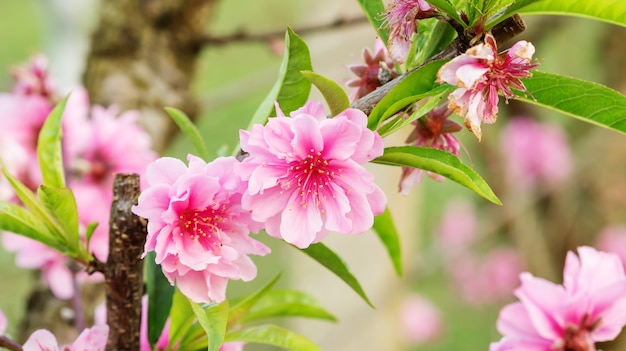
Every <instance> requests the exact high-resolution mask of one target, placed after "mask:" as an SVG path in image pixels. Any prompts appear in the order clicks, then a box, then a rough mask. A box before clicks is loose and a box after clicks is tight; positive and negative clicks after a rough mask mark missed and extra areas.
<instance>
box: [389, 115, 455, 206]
mask: <svg viewBox="0 0 626 351" xmlns="http://www.w3.org/2000/svg"><path fill="white" fill-rule="evenodd" d="M450 114H452V111H450V110H449V109H448V107H447V106H445V105H443V106H440V107H438V108H435V109H433V110H432V111H430V112H429V113H428V114H427V115H426V116H424V117H422V118H420V119H418V120H416V121H415V122H413V125H415V129H413V131H412V132H411V134H410V135H409V137H408V138H407V140H406V143H407V144H409V145H415V146H421V147H430V148H433V149H439V150H443V151H446V152H449V153H451V154H453V155H455V156H456V157H459V156H460V150H461V142H460V141H459V139H457V138H456V137H455V136H454V135H453V134H452V133H456V132H458V131H460V130H461V129H462V127H461V126H460V125H459V124H458V123H456V122H454V121H452V120H449V119H448V116H450ZM422 173H423V171H422V170H421V169H417V168H412V167H402V176H401V177H400V185H399V188H400V193H401V194H403V195H407V194H408V193H409V192H410V191H411V189H412V188H413V187H415V185H417V184H418V183H419V182H420V181H421V179H422ZM426 174H428V176H429V177H431V178H432V179H434V180H436V181H438V182H441V181H443V180H444V179H445V178H444V177H443V176H441V175H439V174H436V173H432V172H426Z"/></svg>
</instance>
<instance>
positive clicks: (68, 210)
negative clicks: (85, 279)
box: [37, 185, 82, 258]
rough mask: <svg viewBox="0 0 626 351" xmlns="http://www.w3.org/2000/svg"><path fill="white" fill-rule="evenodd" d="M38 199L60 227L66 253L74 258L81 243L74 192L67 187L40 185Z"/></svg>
mask: <svg viewBox="0 0 626 351" xmlns="http://www.w3.org/2000/svg"><path fill="white" fill-rule="evenodd" d="M37 195H39V200H40V201H41V204H42V205H43V206H44V208H45V209H46V210H47V212H48V213H50V214H51V215H52V217H53V218H54V220H55V222H56V223H58V225H59V226H60V227H61V234H62V235H63V237H64V238H65V243H66V245H67V253H68V254H69V256H71V257H73V258H75V257H76V256H77V255H78V252H79V246H80V245H82V243H81V241H80V237H79V234H78V208H77V207H76V199H75V198H74V194H73V193H72V191H71V190H70V189H68V188H53V187H49V186H46V185H41V186H39V188H37Z"/></svg>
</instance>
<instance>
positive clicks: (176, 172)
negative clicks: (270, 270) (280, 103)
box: [133, 155, 270, 302]
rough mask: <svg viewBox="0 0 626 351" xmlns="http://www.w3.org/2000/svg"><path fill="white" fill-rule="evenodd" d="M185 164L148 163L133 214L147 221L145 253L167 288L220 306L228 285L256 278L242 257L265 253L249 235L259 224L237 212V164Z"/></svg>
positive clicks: (241, 189)
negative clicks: (144, 185)
mask: <svg viewBox="0 0 626 351" xmlns="http://www.w3.org/2000/svg"><path fill="white" fill-rule="evenodd" d="M188 160H189V166H186V165H185V164H184V163H183V162H182V161H180V160H178V159H174V158H169V157H163V158H160V159H158V160H156V161H154V162H153V163H151V164H150V165H149V166H148V169H147V179H148V183H149V187H148V188H147V189H146V190H144V191H143V192H142V193H141V195H140V197H139V204H138V205H137V206H134V207H133V212H134V213H135V214H137V215H138V216H141V217H144V218H146V219H148V236H147V238H146V246H145V253H147V252H149V251H154V252H155V253H156V263H157V264H160V265H161V267H162V269H163V273H164V274H165V276H166V277H167V279H168V280H169V281H170V283H171V284H172V285H173V284H174V283H176V285H177V286H178V288H179V289H180V291H181V292H182V293H183V294H185V295H186V296H187V297H189V298H190V299H192V300H193V301H195V302H211V301H216V302H221V301H223V300H224V299H225V298H226V285H227V283H228V280H230V279H241V280H244V281H249V280H251V279H253V278H254V277H255V276H256V272H257V270H256V266H255V265H254V263H253V262H252V260H251V259H250V258H249V257H248V255H250V254H255V255H265V254H267V253H268V252H269V251H270V249H269V248H268V247H266V246H265V245H263V244H261V243H260V242H258V241H256V240H254V239H252V238H251V237H250V236H249V234H250V232H251V231H253V232H256V231H258V230H260V229H261V228H262V225H261V224H260V223H257V222H255V221H253V220H252V219H251V218H250V213H249V212H248V211H245V210H243V209H242V207H241V196H242V193H243V192H244V191H245V190H246V184H245V183H244V182H243V181H242V180H241V179H240V178H239V176H238V175H237V173H235V165H236V164H238V163H239V162H238V161H237V160H236V159H235V158H233V157H227V158H225V157H223V158H218V159H216V160H214V161H213V162H211V163H208V164H207V163H205V162H204V161H203V160H201V159H200V158H198V157H195V156H192V155H190V156H189V157H188Z"/></svg>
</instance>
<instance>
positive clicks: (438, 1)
mask: <svg viewBox="0 0 626 351" xmlns="http://www.w3.org/2000/svg"><path fill="white" fill-rule="evenodd" d="M428 2H429V3H430V4H431V5H433V6H434V7H436V8H438V9H439V10H441V11H442V12H443V13H445V14H446V15H448V16H450V18H452V19H454V20H455V21H456V22H457V23H459V24H460V25H462V26H463V27H467V24H466V23H465V22H463V20H462V19H461V16H459V11H457V9H456V8H455V7H454V5H452V3H451V2H450V1H448V0H428Z"/></svg>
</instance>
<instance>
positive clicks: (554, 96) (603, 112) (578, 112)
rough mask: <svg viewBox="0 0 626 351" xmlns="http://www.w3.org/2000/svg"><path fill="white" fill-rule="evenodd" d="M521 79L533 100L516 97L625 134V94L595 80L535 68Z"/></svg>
mask: <svg viewBox="0 0 626 351" xmlns="http://www.w3.org/2000/svg"><path fill="white" fill-rule="evenodd" d="M523 82H524V85H525V86H526V88H527V89H528V91H529V92H530V93H531V94H532V96H534V97H535V100H534V99H532V97H528V96H526V97H524V96H522V97H520V98H518V100H522V101H525V102H529V103H531V104H535V105H539V106H543V107H547V108H549V109H551V110H555V111H559V112H561V113H564V114H566V115H568V116H572V117H575V118H578V119H580V120H583V121H585V122H589V123H592V124H596V125H599V126H602V127H606V128H609V129H613V130H616V131H619V132H621V133H624V134H626V96H624V95H622V94H621V93H619V92H617V91H615V90H613V89H611V88H608V87H606V86H604V85H601V84H598V83H594V82H588V81H584V80H580V79H576V78H571V77H566V76H561V75H558V74H552V73H545V72H537V71H535V72H533V76H532V77H531V78H527V79H524V80H523Z"/></svg>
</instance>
